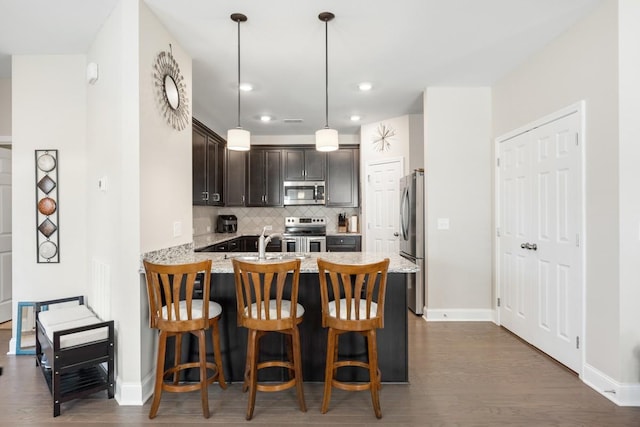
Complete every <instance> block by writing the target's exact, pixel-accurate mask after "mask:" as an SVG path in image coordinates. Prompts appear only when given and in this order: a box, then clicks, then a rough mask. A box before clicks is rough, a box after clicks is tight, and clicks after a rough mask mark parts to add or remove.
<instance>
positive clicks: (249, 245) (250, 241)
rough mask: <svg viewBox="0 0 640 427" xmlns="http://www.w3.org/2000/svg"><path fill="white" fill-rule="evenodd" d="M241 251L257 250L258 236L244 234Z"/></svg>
mask: <svg viewBox="0 0 640 427" xmlns="http://www.w3.org/2000/svg"><path fill="white" fill-rule="evenodd" d="M243 239H244V247H243V249H242V251H243V252H258V236H244V237H243Z"/></svg>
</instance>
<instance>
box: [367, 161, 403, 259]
mask: <svg viewBox="0 0 640 427" xmlns="http://www.w3.org/2000/svg"><path fill="white" fill-rule="evenodd" d="M402 172H403V165H402V161H401V160H400V159H395V160H385V161H378V162H372V163H370V164H369V165H368V167H367V179H366V185H367V202H366V212H365V215H366V221H367V229H366V239H365V240H366V250H367V252H377V253H382V252H390V253H395V254H397V253H398V251H399V240H398V236H399V234H398V232H399V227H400V225H399V222H400V207H399V204H400V178H401V177H402Z"/></svg>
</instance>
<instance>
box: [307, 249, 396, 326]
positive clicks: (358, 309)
mask: <svg viewBox="0 0 640 427" xmlns="http://www.w3.org/2000/svg"><path fill="white" fill-rule="evenodd" d="M388 268H389V259H388V258H385V259H384V260H382V261H380V262H375V263H371V264H360V265H358V264H339V263H333V262H329V261H326V260H323V259H321V258H318V272H319V276H320V297H321V302H322V326H323V327H325V328H326V327H331V328H336V329H340V330H352V331H364V330H368V329H375V328H382V327H384V297H385V290H386V286H387V270H388ZM336 300H339V301H336Z"/></svg>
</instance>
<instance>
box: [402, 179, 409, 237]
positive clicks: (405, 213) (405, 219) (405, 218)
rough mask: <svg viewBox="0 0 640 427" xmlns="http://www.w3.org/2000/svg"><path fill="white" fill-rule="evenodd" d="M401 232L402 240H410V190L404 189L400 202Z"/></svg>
mask: <svg viewBox="0 0 640 427" xmlns="http://www.w3.org/2000/svg"><path fill="white" fill-rule="evenodd" d="M400 231H401V232H402V239H403V240H408V239H409V188H406V187H405V188H404V189H403V192H402V201H401V202H400Z"/></svg>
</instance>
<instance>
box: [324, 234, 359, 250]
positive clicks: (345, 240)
mask: <svg viewBox="0 0 640 427" xmlns="http://www.w3.org/2000/svg"><path fill="white" fill-rule="evenodd" d="M360 251H361V237H360V236H327V252H360Z"/></svg>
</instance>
